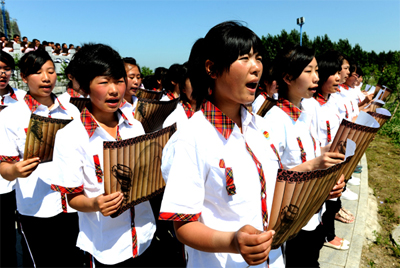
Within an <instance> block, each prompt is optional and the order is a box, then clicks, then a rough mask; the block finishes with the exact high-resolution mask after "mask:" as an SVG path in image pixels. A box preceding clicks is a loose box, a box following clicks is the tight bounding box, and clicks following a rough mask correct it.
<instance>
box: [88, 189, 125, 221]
mask: <svg viewBox="0 0 400 268" xmlns="http://www.w3.org/2000/svg"><path fill="white" fill-rule="evenodd" d="M123 197H124V195H123V194H122V193H121V192H115V193H112V194H108V195H106V194H102V195H99V196H98V197H96V198H95V199H94V206H95V210H96V211H100V212H101V214H103V216H104V217H107V216H110V215H112V214H114V213H115V212H117V210H118V209H119V207H120V206H121V203H122V200H123Z"/></svg>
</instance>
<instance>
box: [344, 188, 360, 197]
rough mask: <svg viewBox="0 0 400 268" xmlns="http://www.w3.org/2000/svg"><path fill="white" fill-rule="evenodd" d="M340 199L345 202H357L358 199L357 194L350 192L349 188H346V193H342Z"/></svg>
mask: <svg viewBox="0 0 400 268" xmlns="http://www.w3.org/2000/svg"><path fill="white" fill-rule="evenodd" d="M342 198H343V199H346V200H357V199H358V194H356V193H354V192H352V191H350V189H349V188H346V191H344V192H343V193H342Z"/></svg>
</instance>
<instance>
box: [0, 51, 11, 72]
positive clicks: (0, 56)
mask: <svg viewBox="0 0 400 268" xmlns="http://www.w3.org/2000/svg"><path fill="white" fill-rule="evenodd" d="M0 61H1V62H3V63H5V64H6V65H7V66H8V67H10V68H11V69H12V70H14V69H15V62H14V58H13V57H12V56H11V55H10V54H8V53H7V52H4V51H2V52H1V53H0Z"/></svg>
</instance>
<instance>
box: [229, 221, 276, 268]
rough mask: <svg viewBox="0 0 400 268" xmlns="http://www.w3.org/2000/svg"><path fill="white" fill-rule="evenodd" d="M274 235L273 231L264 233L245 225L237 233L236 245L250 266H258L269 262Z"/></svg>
mask: <svg viewBox="0 0 400 268" xmlns="http://www.w3.org/2000/svg"><path fill="white" fill-rule="evenodd" d="M274 234H275V231H273V230H271V231H267V232H262V231H260V230H257V229H256V228H254V227H253V226H251V225H245V226H243V227H242V228H240V229H239V230H238V231H237V232H236V233H235V237H234V244H235V246H236V250H237V251H238V253H240V255H242V257H243V259H244V260H245V261H246V262H247V264H248V265H258V264H261V263H263V262H266V261H267V259H268V256H269V252H270V251H271V245H272V239H273V237H274Z"/></svg>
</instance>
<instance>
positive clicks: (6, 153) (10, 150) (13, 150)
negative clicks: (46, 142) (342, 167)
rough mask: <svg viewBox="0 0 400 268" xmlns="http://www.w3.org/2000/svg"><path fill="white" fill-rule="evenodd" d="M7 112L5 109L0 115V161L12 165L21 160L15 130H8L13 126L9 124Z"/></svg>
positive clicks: (18, 138)
mask: <svg viewBox="0 0 400 268" xmlns="http://www.w3.org/2000/svg"><path fill="white" fill-rule="evenodd" d="M7 112H8V111H7V109H5V110H4V111H3V112H2V113H0V141H1V146H0V161H1V162H11V163H13V162H18V161H20V159H21V158H22V155H21V154H20V152H19V150H18V144H17V142H18V141H19V140H20V137H18V135H17V132H18V130H17V129H13V128H10V126H13V125H14V124H11V122H9V120H10V118H12V117H10V116H9V114H8V113H7Z"/></svg>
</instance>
